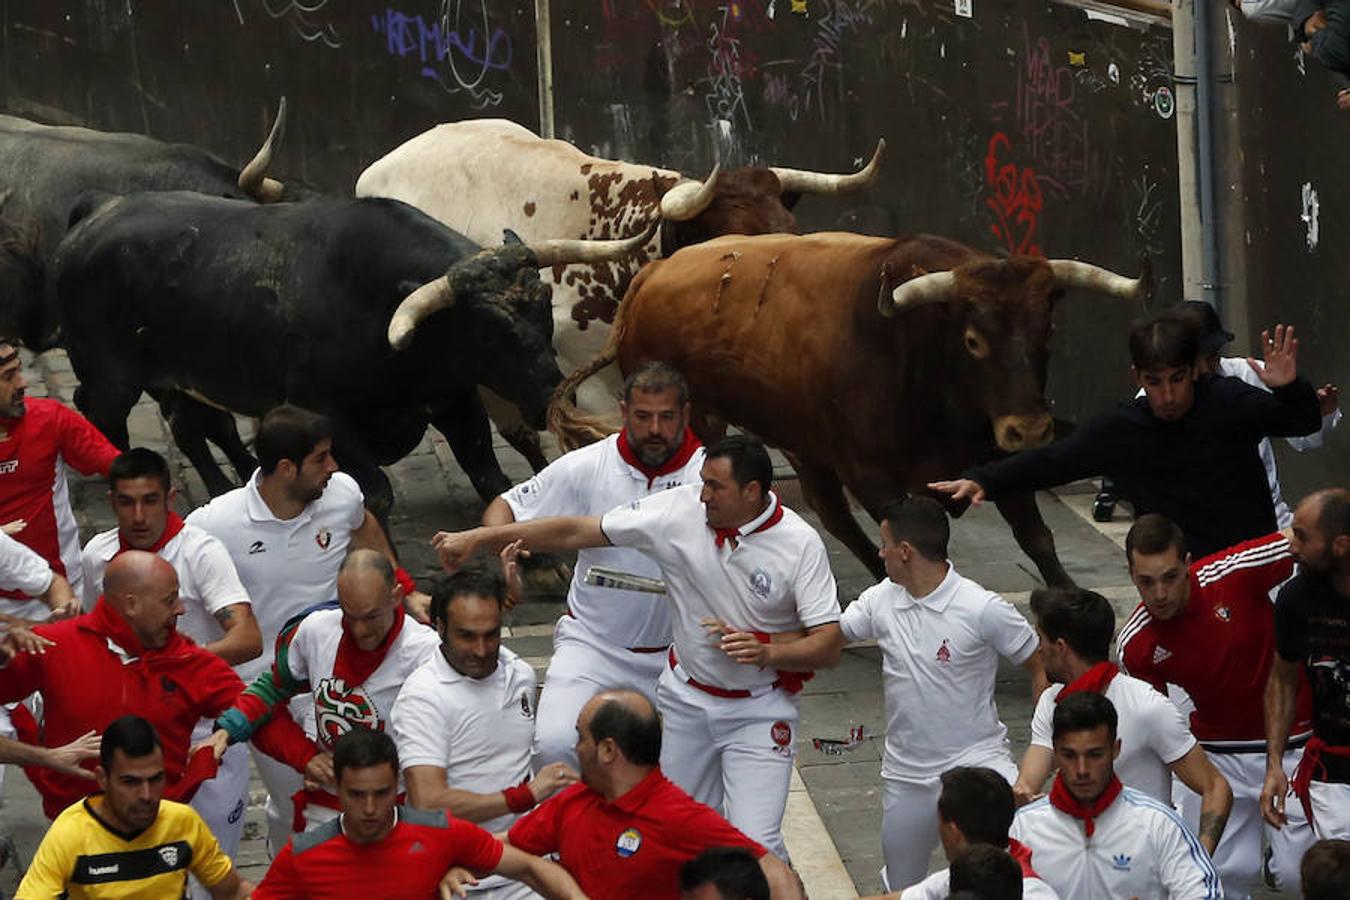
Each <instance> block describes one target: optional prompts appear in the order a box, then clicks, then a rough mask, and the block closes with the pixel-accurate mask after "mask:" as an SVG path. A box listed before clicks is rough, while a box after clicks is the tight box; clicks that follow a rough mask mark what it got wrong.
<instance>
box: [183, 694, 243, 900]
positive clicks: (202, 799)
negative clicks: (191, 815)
mask: <svg viewBox="0 0 1350 900" xmlns="http://www.w3.org/2000/svg"><path fill="white" fill-rule="evenodd" d="M214 728H215V724H214V723H213V722H211V721H210V720H209V719H203V720H202V721H201V722H199V723H197V727H196V729H194V730H193V732H192V743H194V744H195V743H197V742H198V741H200V740H203V739H205V738H207V737H209V736H210V735H211V732H212V731H213V730H214ZM192 808H193V809H195V810H196V811H197V813H198V815H200V816H201V817H202V820H203V821H204V822H206V826H207V827H208V828H210V829H211V833H212V834H213V835H215V837H216V840H217V841H219V842H220V849H221V851H222V852H224V854H225V855H226V856H228V857H229V858H230V859H234V858H236V856H238V854H239V843H240V841H241V839H242V838H243V836H244V814H245V813H246V812H247V811H248V749H247V748H246V747H245V746H244V745H243V744H235V745H233V746H232V747H230V748H229V749H227V750H226V751H225V755H224V756H223V757H221V759H220V770H219V771H218V772H217V773H216V777H215V778H211V779H208V780H206V781H204V782H202V785H201V787H199V788H197V793H196V794H194V795H193V796H192ZM210 896H211V892H210V891H208V890H206V889H205V888H204V887H202V886H201V885H200V884H198V883H197V879H195V878H193V879H192V897H193V900H208V898H210Z"/></svg>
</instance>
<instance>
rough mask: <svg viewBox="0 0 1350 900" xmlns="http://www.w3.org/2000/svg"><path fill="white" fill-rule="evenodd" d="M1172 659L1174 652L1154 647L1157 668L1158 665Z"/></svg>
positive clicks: (1154, 659)
mask: <svg viewBox="0 0 1350 900" xmlns="http://www.w3.org/2000/svg"><path fill="white" fill-rule="evenodd" d="M1171 658H1172V651H1171V650H1168V649H1167V648H1166V647H1154V648H1153V664H1154V665H1155V666H1156V665H1157V664H1158V663H1160V662H1163V661H1164V660H1168V659H1171Z"/></svg>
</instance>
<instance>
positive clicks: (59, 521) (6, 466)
mask: <svg viewBox="0 0 1350 900" xmlns="http://www.w3.org/2000/svg"><path fill="white" fill-rule="evenodd" d="M27 389H28V381H27V379H25V378H24V374H23V363H22V362H21V361H20V360H19V349H18V344H17V343H15V342H14V340H12V339H11V338H6V337H2V336H0V523H4V524H8V523H10V522H15V521H22V522H24V523H25V525H24V527H23V528H22V530H20V531H19V532H18V533H17V534H15V535H14V537H15V539H16V540H18V541H19V543H21V544H25V545H27V546H28V547H31V548H32V549H33V550H35V551H37V553H38V555H39V556H41V557H42V558H43V559H45V560H47V562H48V564H50V565H51V567H52V571H54V572H56V574H58V575H61V576H64V577H65V579H66V580H67V581H68V582H70V587H71V590H72V591H74V593H75V596H76V597H79V596H80V592H81V588H82V586H83V580H84V577H83V569H82V567H81V565H80V531H79V525H78V524H77V523H76V522H75V516H74V514H73V513H72V512H71V510H70V493H69V489H68V488H67V486H66V472H67V471H68V468H74V469H75V470H77V471H79V472H82V473H84V474H85V475H106V474H107V473H108V467H109V466H110V465H112V461H113V460H114V459H116V458H117V454H118V452H119V451H118V449H117V448H116V447H114V446H113V445H112V443H111V442H110V441H109V440H108V439H107V438H106V437H104V436H103V434H102V433H101V432H100V431H99V430H98V429H97V428H95V427H94V426H93V425H91V424H90V423H89V421H88V420H87V419H85V418H84V416H82V415H80V414H79V413H77V412H75V411H74V410H72V409H68V408H66V407H65V406H62V405H61V404H60V403H58V402H57V401H55V400H49V399H46V398H39V397H34V398H28V397H26V396H25V392H26V391H27ZM0 597H4V598H8V599H9V600H17V601H21V602H20V603H19V604H14V603H5V604H0V606H3V607H4V610H3V611H4V612H8V613H10V614H11V615H15V616H20V617H23V618H32V619H45V618H47V615H48V610H47V608H46V607H45V605H43V604H41V603H40V602H38V601H28V602H22V601H27V597H26V596H25V595H24V594H22V593H20V592H18V591H12V590H10V591H0ZM65 612H66V614H67V615H74V614H75V613H77V612H79V609H78V608H72V609H69V610H66V611H65Z"/></svg>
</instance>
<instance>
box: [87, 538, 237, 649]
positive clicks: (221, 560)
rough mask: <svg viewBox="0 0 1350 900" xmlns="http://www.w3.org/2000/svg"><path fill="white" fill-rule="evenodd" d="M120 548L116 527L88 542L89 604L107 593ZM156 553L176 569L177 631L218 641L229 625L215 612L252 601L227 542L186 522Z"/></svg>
mask: <svg viewBox="0 0 1350 900" xmlns="http://www.w3.org/2000/svg"><path fill="white" fill-rule="evenodd" d="M119 547H120V543H119V541H118V539H117V529H116V528H114V529H112V530H111V531H104V532H102V533H100V534H96V535H94V536H93V537H92V538H90V539H89V543H87V544H85V545H84V553H83V559H84V608H85V609H93V608H94V602H95V601H96V600H98V597H99V595H100V594H102V593H103V573H104V571H105V570H106V569H107V568H108V563H109V562H111V561H112V558H113V557H114V556H116V555H117V551H118V549H119ZM157 555H158V556H159V557H160V558H161V559H163V560H164V561H165V562H167V563H168V564H169V565H171V566H173V570H174V571H175V572H177V573H178V596H179V597H180V598H181V599H182V601H183V610H184V611H183V615H182V616H180V617H179V619H178V630H179V631H181V632H182V633H183V634H185V635H187V636H188V637H190V638H192V639H193V640H194V641H196V642H197V643H198V644H209V643H211V642H212V641H216V640H219V639H220V637H221V635H223V634H224V633H225V629H223V628H221V627H220V623H219V622H217V621H216V619H215V615H216V613H218V612H220V611H221V610H222V609H224V608H225V607H227V606H232V605H234V604H235V603H248V602H249V596H248V591H246V590H244V585H243V584H242V583H241V582H240V581H239V574H238V573H237V572H235V570H234V563H233V562H232V561H231V560H230V554H229V551H227V550H226V549H225V545H224V544H222V543H221V542H220V541H219V540H217V539H216V538H214V537H212V536H211V535H209V534H207V533H206V532H205V531H203V530H202V529H200V528H198V527H197V526H195V525H187V524H185V525H183V530H182V531H180V532H178V533H177V534H176V535H174V536H173V538H172V540H170V541H169V542H168V543H167V544H165V545H164V546H163V547H161V548H160V550H159V553H158V554H157Z"/></svg>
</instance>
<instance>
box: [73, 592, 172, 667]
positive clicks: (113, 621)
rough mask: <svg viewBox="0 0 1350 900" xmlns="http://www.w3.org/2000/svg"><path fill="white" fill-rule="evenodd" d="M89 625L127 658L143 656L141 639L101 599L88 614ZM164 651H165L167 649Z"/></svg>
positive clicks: (105, 601) (143, 649) (124, 620)
mask: <svg viewBox="0 0 1350 900" xmlns="http://www.w3.org/2000/svg"><path fill="white" fill-rule="evenodd" d="M89 624H90V625H92V626H93V630H94V631H96V632H98V633H99V634H101V635H103V636H104V637H106V638H109V639H110V640H112V642H113V643H114V644H116V645H117V646H119V647H121V648H122V650H123V651H125V652H126V654H127V656H134V657H140V658H143V657H144V656H145V647H143V646H142V645H141V639H140V638H138V637H136V632H134V631H132V630H131V626H130V625H128V624H127V620H126V619H124V618H122V616H121V614H120V613H118V612H117V610H115V609H113V608H112V607H111V606H110V605H109V604H108V601H107V600H105V599H103V598H102V597H99V598H98V602H97V603H95V604H94V609H93V611H92V612H90V613H89ZM174 634H175V635H176V634H177V632H174ZM172 644H173V641H172V640H170V646H172ZM164 649H166V650H167V649H168V647H165V648H164Z"/></svg>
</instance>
